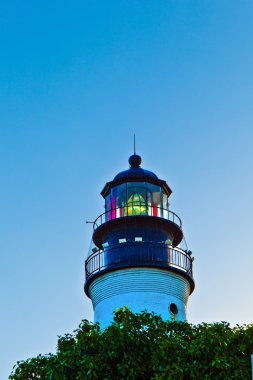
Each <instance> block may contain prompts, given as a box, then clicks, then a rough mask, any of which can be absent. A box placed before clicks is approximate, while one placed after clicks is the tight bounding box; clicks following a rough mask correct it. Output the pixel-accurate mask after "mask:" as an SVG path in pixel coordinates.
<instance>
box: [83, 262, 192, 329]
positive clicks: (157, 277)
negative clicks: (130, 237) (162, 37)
mask: <svg viewBox="0 0 253 380" xmlns="http://www.w3.org/2000/svg"><path fill="white" fill-rule="evenodd" d="M89 292H90V297H91V299H92V302H93V307H94V322H99V323H100V324H101V327H102V328H105V327H107V326H108V325H109V324H110V323H111V322H112V321H113V316H114V314H113V312H114V311H115V310H116V309H118V308H121V307H124V306H128V307H129V309H130V310H131V311H133V312H135V313H137V312H140V311H142V310H147V311H148V312H152V311H154V312H155V313H157V314H159V315H161V317H162V318H163V319H164V320H171V319H172V317H173V314H172V313H171V312H170V304H171V303H174V304H176V306H177V308H178V313H177V315H176V319H177V320H179V321H185V320H186V306H187V301H188V297H189V294H190V284H189V282H188V281H187V280H186V279H185V278H184V277H182V276H180V275H179V274H177V273H173V272H170V271H168V270H163V269H158V268H126V269H120V270H115V271H112V272H108V273H105V274H104V275H101V276H100V277H97V278H96V279H94V280H93V281H92V283H91V285H90V287H89Z"/></svg>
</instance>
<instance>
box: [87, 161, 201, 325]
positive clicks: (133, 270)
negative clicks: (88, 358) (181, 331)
mask: <svg viewBox="0 0 253 380" xmlns="http://www.w3.org/2000/svg"><path fill="white" fill-rule="evenodd" d="M129 164H130V168H129V169H128V170H125V171H123V172H121V173H119V174H117V175H116V177H115V178H114V179H113V181H111V182H108V183H106V185H105V186H104V188H103V190H102V192H101V194H102V196H103V197H104V199H105V212H104V213H103V214H101V215H100V216H99V217H98V218H97V219H96V220H95V221H94V224H93V228H94V231H93V236H92V244H91V248H90V251H89V253H88V257H87V260H86V262H85V268H86V282H85V286H84V289H85V293H86V294H87V296H88V297H90V298H91V300H92V304H93V308H94V321H95V322H99V323H100V324H101V327H102V328H105V327H107V326H108V325H109V324H110V323H111V322H112V321H113V312H114V311H115V310H116V309H117V308H119V307H124V306H128V307H129V308H130V310H132V311H133V312H140V311H142V310H147V311H149V312H152V311H154V312H155V313H157V314H160V315H161V316H162V318H163V319H164V320H170V319H177V320H179V321H185V320H186V306H187V301H188V297H189V295H190V294H191V293H192V292H193V290H194V280H193V274H192V258H191V256H190V252H189V251H184V250H182V249H181V248H180V247H179V245H180V243H181V241H182V239H183V231H182V223H181V219H180V218H179V216H177V215H176V214H175V213H174V212H172V211H170V210H169V207H168V204H169V203H168V198H169V196H170V194H171V192H172V191H171V189H170V187H169V186H168V184H167V183H166V182H165V181H163V180H161V179H159V178H158V177H157V176H156V175H155V174H154V173H153V172H151V171H148V170H144V169H142V168H141V157H140V156H138V155H136V154H134V155H132V156H131V157H130V158H129Z"/></svg>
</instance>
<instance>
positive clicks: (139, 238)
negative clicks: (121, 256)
mask: <svg viewBox="0 0 253 380" xmlns="http://www.w3.org/2000/svg"><path fill="white" fill-rule="evenodd" d="M134 241H142V237H136V238H135V239H134Z"/></svg>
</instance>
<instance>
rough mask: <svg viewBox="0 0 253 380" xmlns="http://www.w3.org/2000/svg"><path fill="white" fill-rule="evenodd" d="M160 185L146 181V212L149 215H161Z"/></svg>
mask: <svg viewBox="0 0 253 380" xmlns="http://www.w3.org/2000/svg"><path fill="white" fill-rule="evenodd" d="M161 193H162V191H161V188H160V186H157V185H153V184H151V183H147V203H148V214H149V215H151V216H162V207H161V204H162V202H161Z"/></svg>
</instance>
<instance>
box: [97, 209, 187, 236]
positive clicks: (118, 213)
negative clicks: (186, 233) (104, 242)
mask: <svg viewBox="0 0 253 380" xmlns="http://www.w3.org/2000/svg"><path fill="white" fill-rule="evenodd" d="M139 215H148V216H155V217H158V218H163V219H167V220H170V221H172V222H174V223H175V224H177V225H178V226H179V227H180V228H182V221H181V219H180V218H179V216H178V215H177V214H175V213H174V212H172V211H170V210H168V209H166V208H164V207H160V206H156V205H150V204H146V203H136V202H133V203H131V204H128V205H126V206H123V207H115V208H111V209H109V210H107V211H106V212H104V213H103V214H101V215H99V216H98V217H97V219H96V220H95V221H94V223H93V229H94V230H96V228H97V227H99V226H101V225H102V224H104V223H106V222H108V221H110V220H113V219H117V218H122V217H126V216H139Z"/></svg>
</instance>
